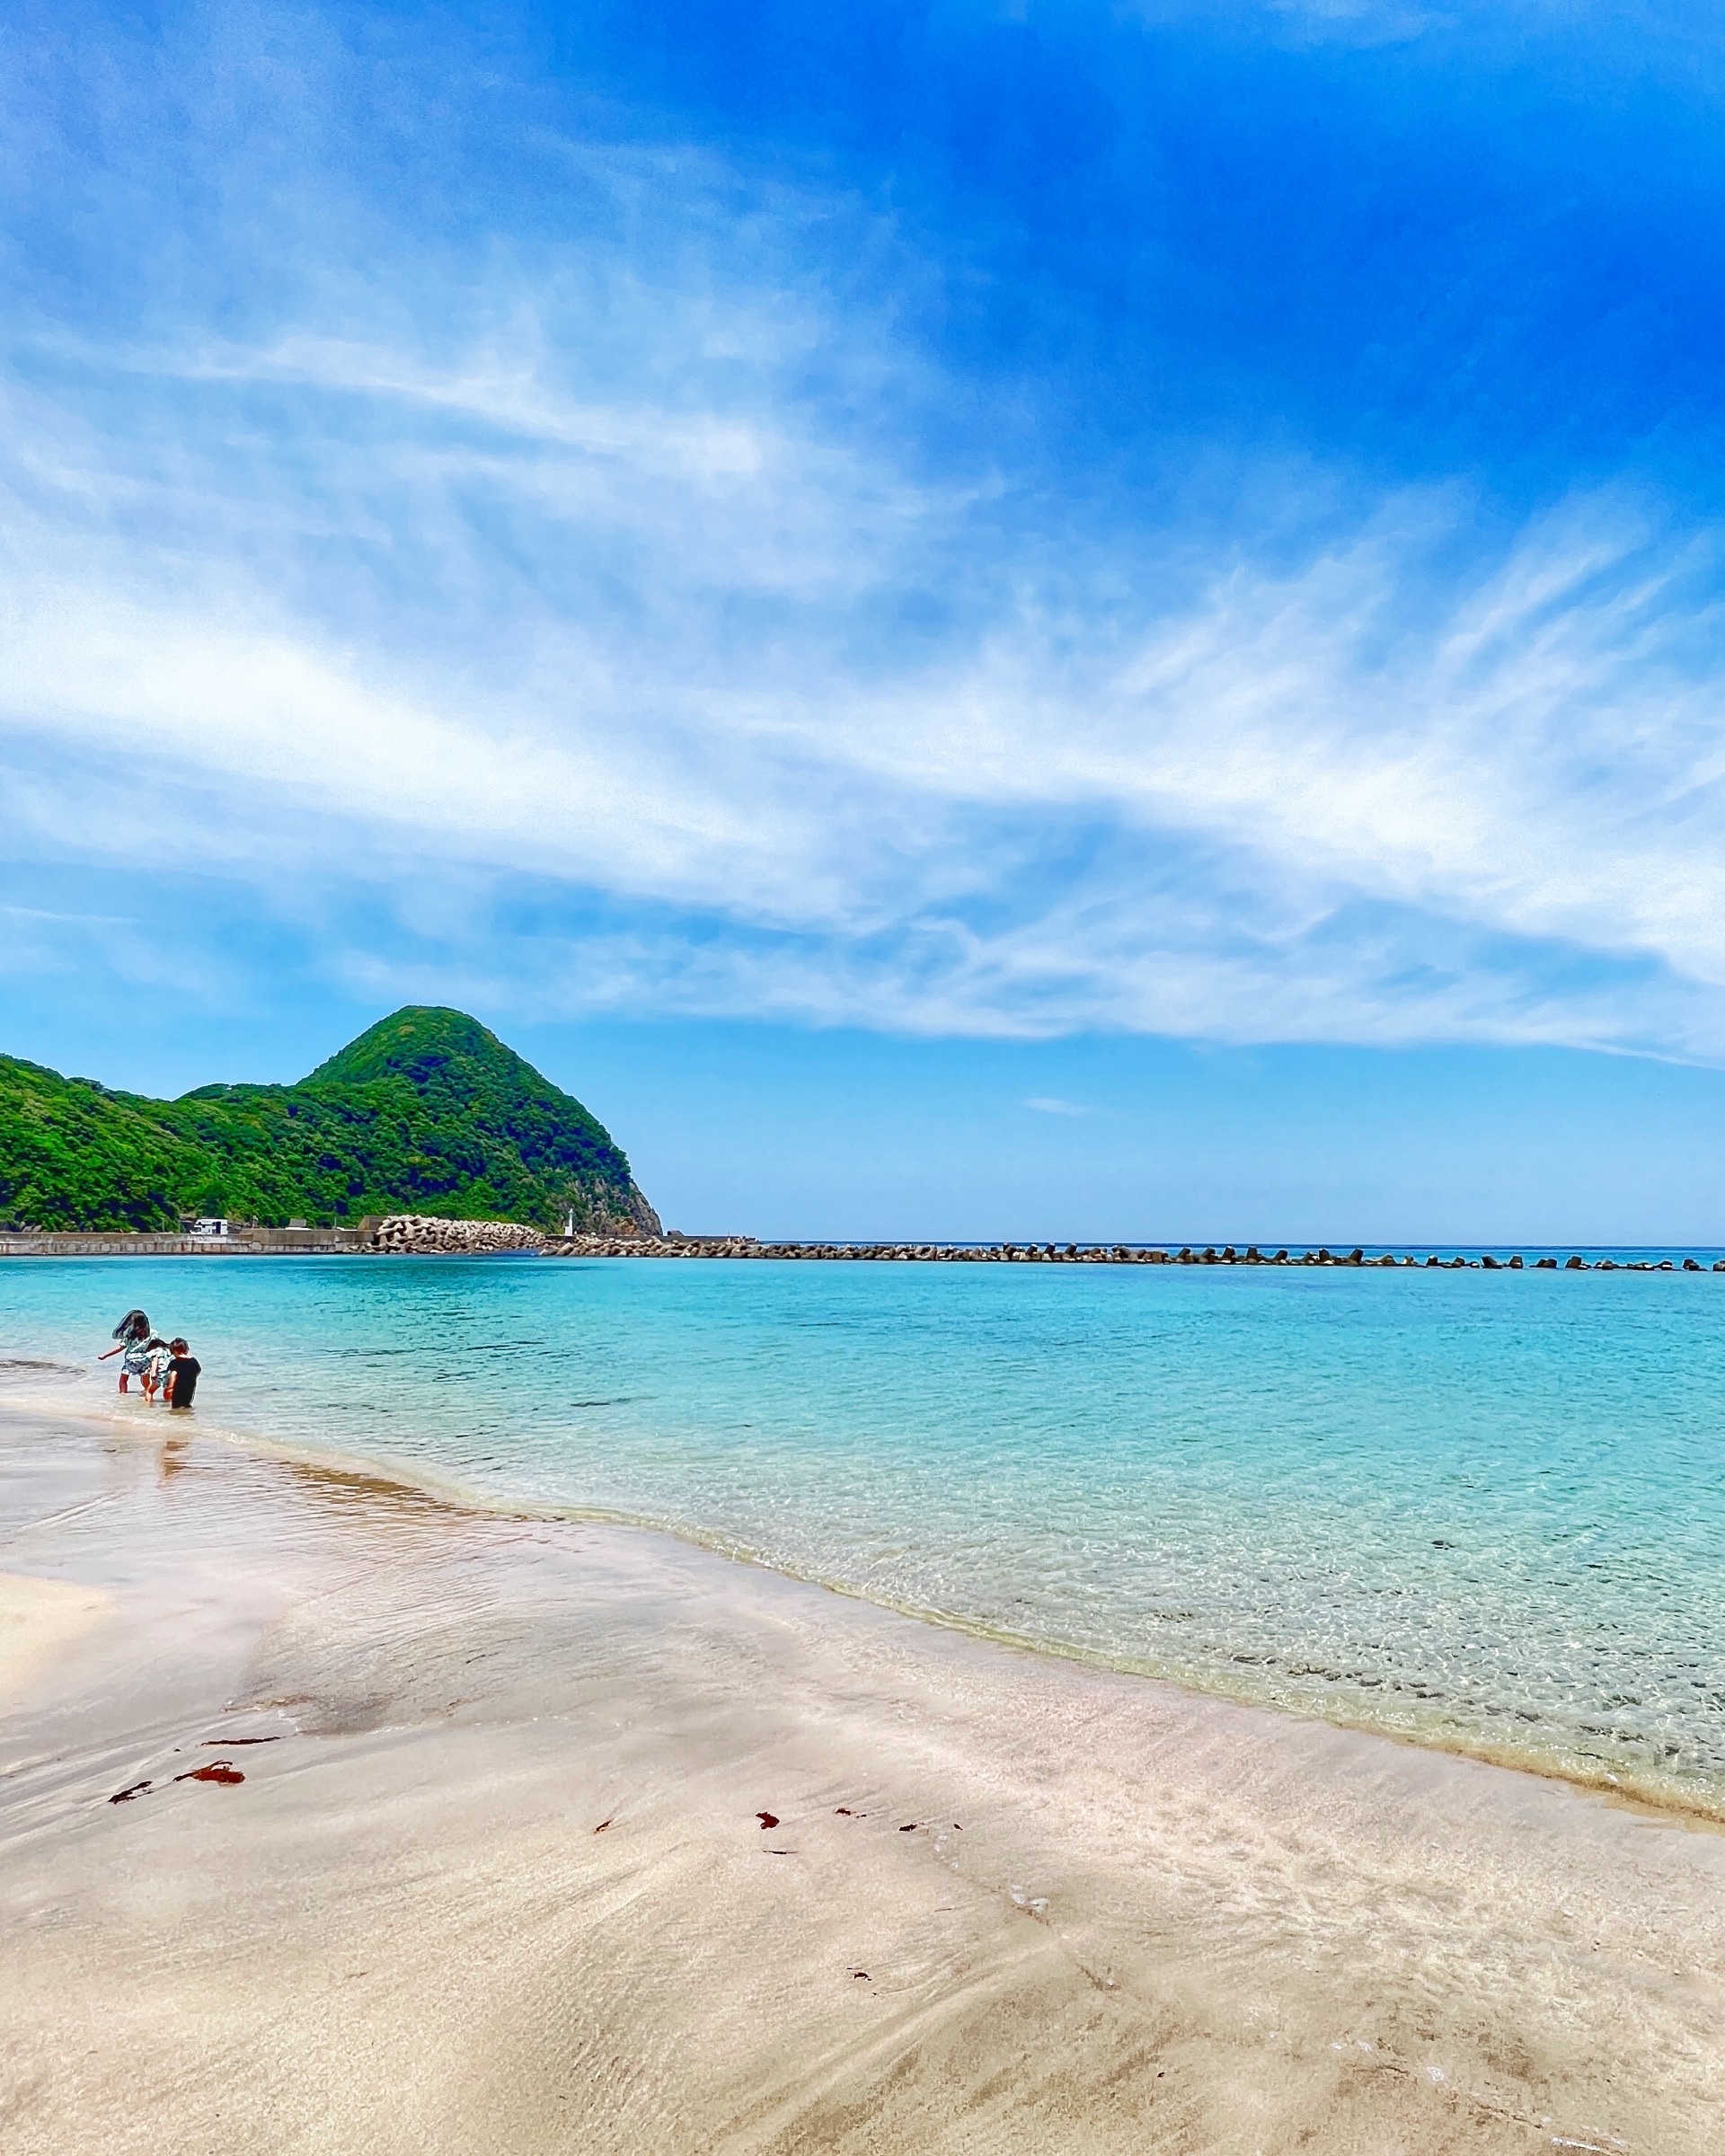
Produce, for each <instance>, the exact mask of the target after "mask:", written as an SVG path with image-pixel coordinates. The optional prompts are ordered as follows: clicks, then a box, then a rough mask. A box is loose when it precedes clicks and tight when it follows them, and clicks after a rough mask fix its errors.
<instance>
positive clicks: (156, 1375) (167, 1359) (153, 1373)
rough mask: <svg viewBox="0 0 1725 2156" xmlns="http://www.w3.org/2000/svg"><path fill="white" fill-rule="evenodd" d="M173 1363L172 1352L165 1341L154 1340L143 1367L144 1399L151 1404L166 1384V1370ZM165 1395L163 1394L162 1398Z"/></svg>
mask: <svg viewBox="0 0 1725 2156" xmlns="http://www.w3.org/2000/svg"><path fill="white" fill-rule="evenodd" d="M172 1362H173V1348H172V1347H169V1345H168V1343H167V1342H166V1341H165V1340H155V1341H152V1343H151V1345H150V1353H149V1359H148V1360H147V1361H146V1364H145V1365H144V1397H145V1399H146V1400H147V1401H151V1402H154V1401H155V1396H156V1394H157V1393H158V1392H162V1388H163V1386H164V1383H166V1382H167V1375H168V1368H169V1365H171V1364H172ZM166 1397H167V1395H166V1394H165V1393H163V1398H164V1399H165V1398H166Z"/></svg>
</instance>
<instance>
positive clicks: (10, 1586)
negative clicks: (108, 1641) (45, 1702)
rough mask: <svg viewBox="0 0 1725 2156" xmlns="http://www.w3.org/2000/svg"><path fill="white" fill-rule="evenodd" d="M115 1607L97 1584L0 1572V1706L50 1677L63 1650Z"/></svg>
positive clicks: (18, 1698)
mask: <svg viewBox="0 0 1725 2156" xmlns="http://www.w3.org/2000/svg"><path fill="white" fill-rule="evenodd" d="M115 1607H116V1604H115V1598H114V1596H113V1595H110V1594H108V1593H106V1592H104V1591H103V1590H102V1588H100V1587H90V1586H77V1585H75V1584H74V1583H73V1582H72V1581H70V1580H63V1579H38V1578H35V1577H31V1575H30V1574H29V1573H23V1572H0V1708H4V1707H11V1706H13V1705H15V1704H17V1703H18V1702H20V1701H22V1700H24V1699H26V1698H28V1697H29V1696H30V1695H31V1692H39V1691H40V1690H41V1688H42V1687H43V1686H44V1685H45V1684H49V1683H52V1681H53V1678H54V1675H55V1673H56V1670H57V1667H58V1666H60V1665H61V1664H62V1663H63V1662H64V1660H65V1657H66V1650H67V1649H68V1648H72V1647H75V1646H76V1645H77V1644H78V1643H79V1642H80V1641H81V1640H83V1639H85V1638H86V1637H87V1636H88V1635H89V1633H90V1632H92V1631H93V1630H94V1629H95V1628H96V1627H97V1626H98V1625H100V1624H101V1623H102V1621H103V1619H104V1618H106V1617H109V1616H111V1615H112V1614H113V1613H114V1610H115Z"/></svg>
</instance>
